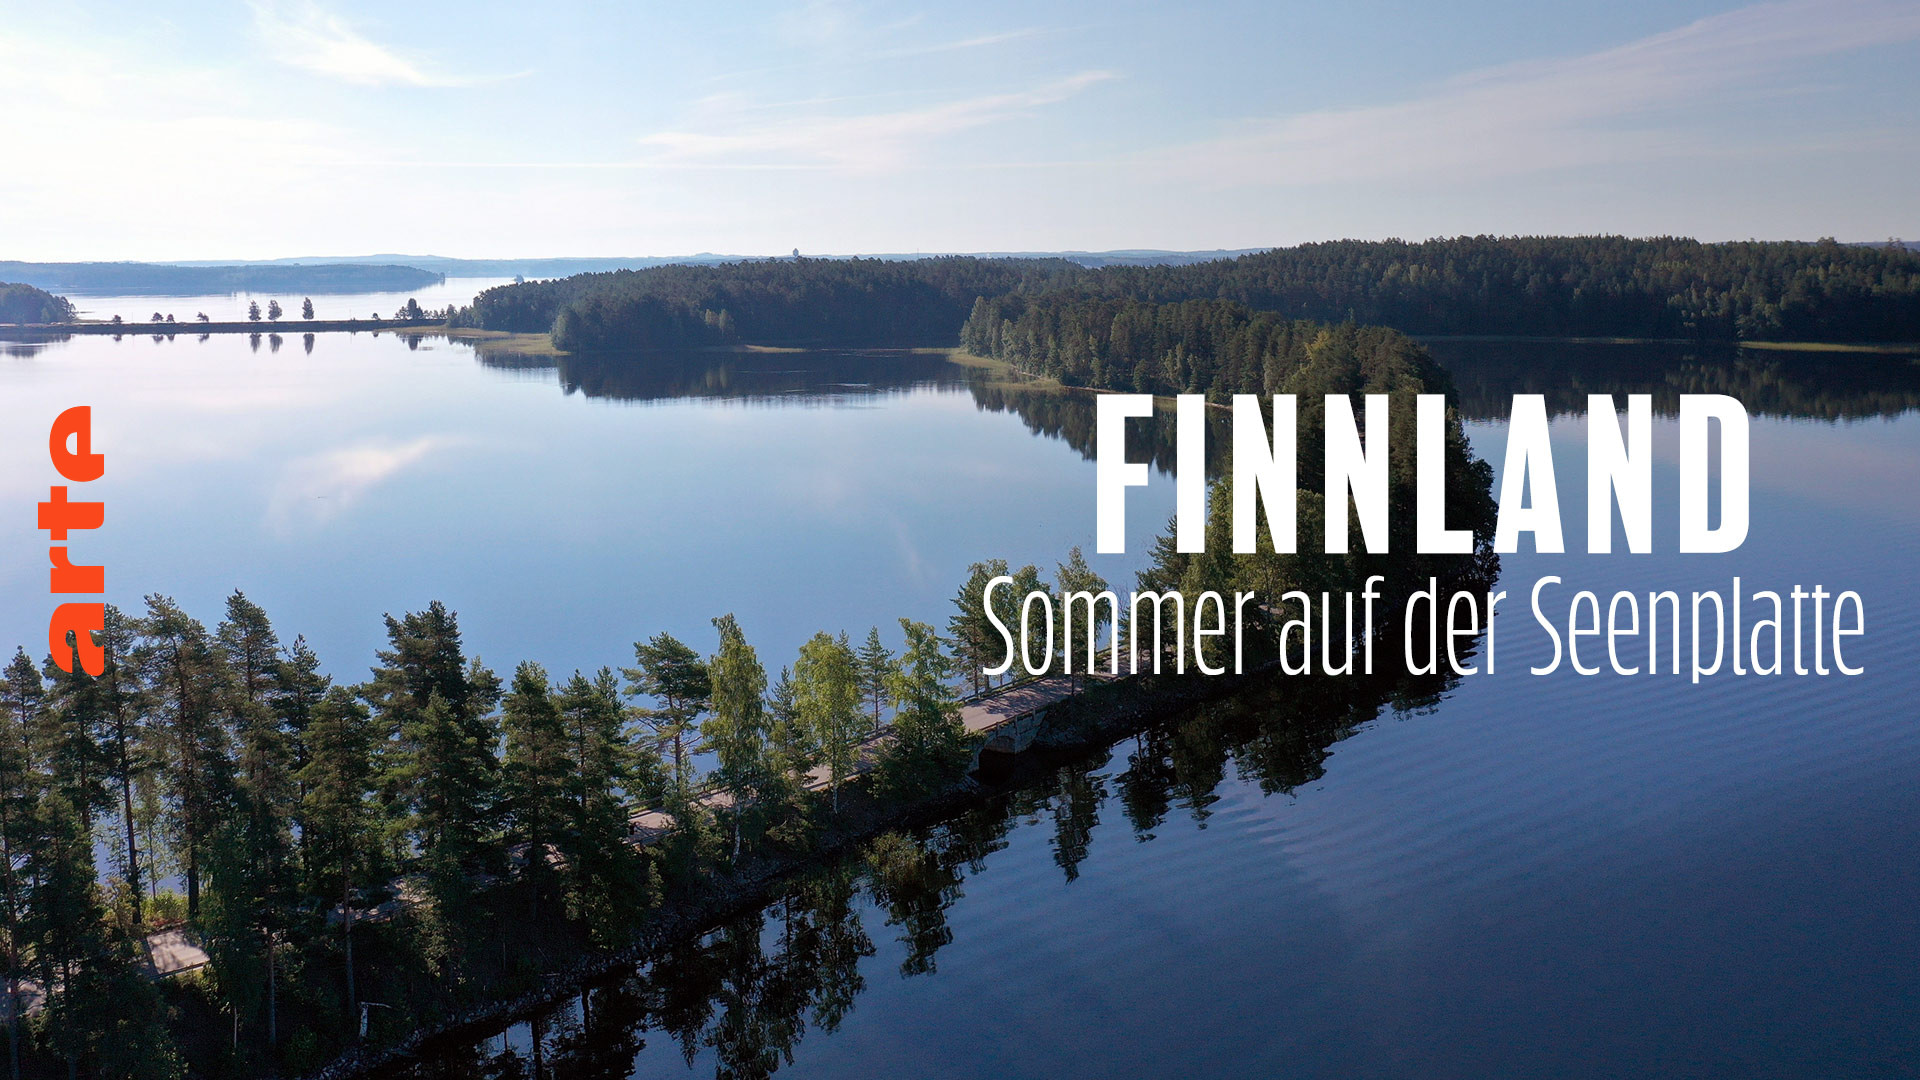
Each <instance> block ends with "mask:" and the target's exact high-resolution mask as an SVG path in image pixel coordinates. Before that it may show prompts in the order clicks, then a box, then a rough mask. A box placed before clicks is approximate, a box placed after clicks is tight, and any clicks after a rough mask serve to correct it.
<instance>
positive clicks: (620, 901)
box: [558, 668, 660, 937]
mask: <svg viewBox="0 0 1920 1080" xmlns="http://www.w3.org/2000/svg"><path fill="white" fill-rule="evenodd" d="M558 706H559V709H560V717H561V723H562V726H563V727H564V729H565V733H566V740H567V748H568V753H569V755H570V756H571V757H572V759H573V766H574V767H573V769H572V770H571V771H570V772H569V773H568V775H567V777H566V787H567V790H566V799H567V812H568V820H567V822H566V828H564V829H563V830H562V831H561V832H560V834H559V843H560V845H561V852H562V853H563V854H564V855H565V856H566V859H567V870H568V877H569V886H568V888H569V892H570V893H571V895H572V897H573V907H574V910H575V912H576V913H577V915H578V917H580V918H581V919H582V920H583V921H585V922H586V923H587V924H588V926H589V927H594V928H606V929H608V930H610V929H611V928H614V927H617V926H619V925H620V922H621V918H622V916H624V915H626V914H630V913H631V912H632V911H633V910H634V909H635V908H636V907H637V900H638V897H637V896H636V894H637V893H638V891H639V886H640V869H641V868H640V860H639V853H638V852H637V851H635V850H634V847H633V845H632V844H631V843H629V842H628V839H627V837H628V826H627V808H626V802H625V796H627V795H629V794H632V793H636V792H644V791H647V790H648V789H657V788H658V787H659V786H660V777H659V758H658V757H657V756H655V755H653V754H651V753H649V754H646V755H644V756H639V755H635V754H634V753H633V752H632V750H633V748H632V745H631V743H630V742H629V740H628V738H627V732H626V710H625V709H624V708H622V707H621V705H620V683H619V681H618V680H617V679H616V678H615V677H614V674H613V672H612V671H611V670H609V669H607V668H601V669H600V670H599V672H598V673H596V674H595V675H594V677H593V678H592V679H588V678H587V677H586V676H584V675H582V674H580V673H579V672H577V671H576V672H574V673H573V677H572V678H571V679H568V680H567V684H566V686H565V687H563V688H562V689H561V691H560V695H559V701H558ZM608 936H609V937H611V934H610V933H609V935H608Z"/></svg>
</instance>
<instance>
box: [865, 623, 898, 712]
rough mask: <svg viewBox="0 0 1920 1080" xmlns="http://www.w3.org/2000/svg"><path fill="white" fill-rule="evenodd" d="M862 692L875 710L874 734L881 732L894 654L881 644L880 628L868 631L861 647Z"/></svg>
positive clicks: (875, 627)
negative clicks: (881, 721)
mask: <svg viewBox="0 0 1920 1080" xmlns="http://www.w3.org/2000/svg"><path fill="white" fill-rule="evenodd" d="M859 657H860V692H861V694H862V695H864V696H865V697H866V699H867V704H868V705H869V706H871V707H872V709H873V730H874V734H876V735H877V734H879V732H880V707H881V706H882V705H885V704H886V703H887V677H888V676H890V675H892V674H893V653H892V652H890V651H889V650H888V649H887V647H886V646H885V645H882V644H881V643H880V628H879V627H877V626H874V627H869V628H868V629H867V641H866V644H864V645H862V646H860V653H859Z"/></svg>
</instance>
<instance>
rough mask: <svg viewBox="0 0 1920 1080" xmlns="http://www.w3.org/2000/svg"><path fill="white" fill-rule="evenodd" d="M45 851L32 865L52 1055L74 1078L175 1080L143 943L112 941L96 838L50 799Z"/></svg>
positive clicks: (175, 1065)
mask: <svg viewBox="0 0 1920 1080" xmlns="http://www.w3.org/2000/svg"><path fill="white" fill-rule="evenodd" d="M40 822H41V824H40V828H41V831H42V842H41V843H40V844H39V845H37V846H36V848H35V850H34V853H33V857H32V859H31V860H30V863H29V866H28V871H27V879H28V880H29V881H30V882H31V883H32V889H31V892H32V898H31V900H30V901H29V904H28V907H29V909H30V910H31V912H32V913H33V919H32V922H31V931H30V932H31V935H32V937H33V941H34V946H35V948H34V952H35V957H36V960H37V966H38V968H39V973H40V983H41V985H42V986H43V987H46V988H47V1005H46V1020H45V1030H46V1034H47V1044H48V1049H50V1050H51V1051H53V1053H55V1054H56V1055H58V1056H59V1057H61V1058H63V1059H65V1060H66V1062H67V1072H68V1075H69V1076H72V1075H76V1074H77V1073H78V1072H79V1069H80V1064H81V1063H82V1062H83V1061H84V1062H90V1063H91V1068H90V1070H89V1071H90V1072H91V1073H93V1074H96V1075H100V1076H112V1077H147V1076H151V1077H171V1076H178V1075H180V1073H181V1071H182V1070H181V1063H180V1062H179V1060H178V1057H177V1054H176V1052H175V1051H174V1049H173V1047H172V1045H171V1044H170V1042H169V1041H168V1039H167V1036H166V1033H165V1031H164V1030H163V1029H162V1028H161V1027H160V1017H159V1009H158V1004H159V1002H158V999H157V996H156V995H155V993H154V989H153V986H152V984H151V983H149V982H148V981H147V979H146V978H145V977H144V976H143V975H142V974H141V972H140V971H139V968H138V967H137V966H136V964H137V958H138V952H137V945H136V943H135V942H134V941H133V940H131V939H130V938H127V937H125V936H124V935H121V934H118V933H116V932H115V931H113V930H112V929H111V927H110V925H109V923H108V921H107V919H106V912H105V910H104V909H103V906H102V903H101V897H100V888H99V884H98V881H97V878H96V876H95V868H94V862H93V838H92V836H91V835H90V833H89V832H88V830H87V827H86V822H85V820H84V818H83V817H82V815H81V814H80V812H79V809H78V808H77V807H75V806H74V805H73V804H72V803H71V802H69V801H68V800H67V799H66V797H65V796H64V795H62V794H61V793H59V792H57V791H54V792H50V793H48V795H47V796H46V798H45V800H44V801H43V802H42V804H41V807H40Z"/></svg>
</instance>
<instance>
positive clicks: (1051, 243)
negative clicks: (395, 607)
mask: <svg viewBox="0 0 1920 1080" xmlns="http://www.w3.org/2000/svg"><path fill="white" fill-rule="evenodd" d="M0 100H4V101H6V102H7V103H8V105H7V107H6V108H5V109H4V110H0V146H4V147H6V148H7V158H6V160H5V163H4V164H3V165H0V258H25V259H96V258H97V259H124V258H133V259H165V258H178V259H190V258H229V257H231V258H264V257H275V256H287V255H310V254H356V253H367V252H375V251H403V252H409V253H433V254H442V255H462V256H507V255H522V256H533V255H657V254H683V253H691V252H695V251H716V252H731V253H776V252H785V251H787V250H788V249H790V248H794V247H798V248H800V249H801V250H803V251H808V252H821V253H829V252H830V253H854V252H869V253H871V252H906V251H992V250H1051V249H1070V248H1071V249H1093V250H1099V249H1110V248H1129V247H1158V248H1177V249H1195V248H1217V247H1254V246H1264V245H1272V244H1291V243H1298V242H1301V241H1307V240H1316V239H1327V238H1335V237H1342V236H1357V237H1384V236H1401V237H1407V238H1419V237H1426V236H1437V235H1452V234H1457V233H1463V232H1464V233H1475V232H1493V233H1523V232H1534V233H1537V232H1621V233H1628V234H1633V235H1645V234H1653V233H1683V234H1688V235H1695V236H1700V237H1702V238H1706V239H1729V238H1745V237H1749V236H1757V237H1767V238H1807V239H1811V238H1814V237H1818V236H1825V235H1833V236H1838V237H1840V238H1842V239H1849V240H1874V239H1884V238H1886V237H1887V236H1891V235H1899V236H1904V237H1906V238H1909V239H1915V238H1920V196H1916V194H1915V192H1916V191H1920V119H1917V118H1916V110H1915V107H1914V103H1915V102H1916V101H1920V3H1914V2H1889V0H1821V2H1794V0H1790V2H1786V3H1777V4H1761V5H1740V4H1715V3H1689V2H1681V3H1640V2H1614V3H1605V4H1539V3H1505V2H1487V3H1466V4H1454V5H1446V6H1445V9H1444V10H1443V8H1442V6H1441V5H1432V6H1416V5H1408V4H1394V3H1351V4H1320V3H1314V4H1291V3H1286V4H1228V3H1222V4H1211V5H1181V6H1178V7H1176V6H1174V5H1144V4H1128V3H1113V2H1106V3H1086V4H1078V3H1044V2H1026V3H1005V4H1001V3H972V4H966V5H952V6H950V7H945V8H924V7H921V8H916V7H909V6H904V5H903V6H885V7H883V6H874V5H863V4H857V3H837V2H829V3H816V4H808V5H800V6H756V5H746V4H727V5H718V4H697V5H696V4H686V5H672V6H668V5H657V4H621V5H614V4H608V5H606V6H604V7H588V6H580V5H569V4H560V3H542V4H527V3H524V2H521V3H514V4H502V5H489V4H461V5H446V4H418V5H407V6H405V7H404V9H403V7H402V6H401V5H392V4H367V3H357V2H347V0H315V2H308V0H255V2H251V3H249V2H236V3H230V4H204V5H196V6H195V8H194V9H193V10H192V11H191V12H180V11H175V12H160V11H157V10H153V9H152V8H151V6H149V5H142V4H125V5H115V4H80V5H47V4H40V3H23V2H15V0H0Z"/></svg>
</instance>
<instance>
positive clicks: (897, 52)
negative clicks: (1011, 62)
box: [873, 26, 1050, 60]
mask: <svg viewBox="0 0 1920 1080" xmlns="http://www.w3.org/2000/svg"><path fill="white" fill-rule="evenodd" d="M1045 33H1050V31H1048V30H1046V29H1044V28H1042V27H1038V26H1030V27H1027V28H1025V29H1021V30H1007V31H1004V32H1001V33H997V34H980V35H977V36H975V37H967V38H959V39H956V40H954V41H938V42H934V43H932V44H929V45H903V46H901V47H899V48H894V49H881V50H879V51H877V52H875V53H874V54H873V56H874V57H875V58H876V59H885V60H894V59H898V58H900V57H904V56H930V55H932V54H934V53H946V52H960V51H962V50H964V49H984V48H987V47H989V46H992V45H1004V44H1006V43H1007V42H1009V41H1021V40H1023V39H1026V38H1031V37H1038V36H1040V35H1041V34H1045Z"/></svg>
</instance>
